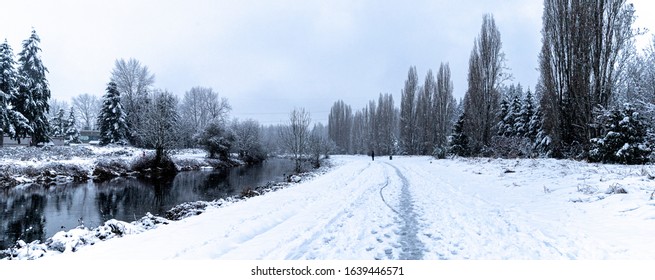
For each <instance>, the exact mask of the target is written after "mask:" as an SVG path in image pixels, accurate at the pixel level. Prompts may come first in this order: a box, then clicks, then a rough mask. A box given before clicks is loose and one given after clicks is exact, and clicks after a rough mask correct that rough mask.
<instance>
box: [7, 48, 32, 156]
mask: <svg viewBox="0 0 655 280" xmlns="http://www.w3.org/2000/svg"><path fill="white" fill-rule="evenodd" d="M15 64H16V62H15V61H14V53H13V50H12V49H11V46H9V43H7V40H6V39H5V41H4V43H2V44H0V147H1V146H2V145H3V139H4V137H2V135H3V134H7V135H8V136H9V137H10V138H12V139H16V140H18V141H19V142H20V137H17V131H27V133H28V134H31V132H32V128H31V127H30V126H29V124H28V120H27V119H26V118H25V117H24V116H23V114H21V113H20V112H18V111H16V110H14V106H13V104H12V103H11V102H12V100H15V98H16V94H17V93H16V91H17V84H16V83H17V77H18V74H17V73H16V70H15V68H14V66H15Z"/></svg>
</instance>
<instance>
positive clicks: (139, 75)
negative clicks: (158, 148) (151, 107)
mask: <svg viewBox="0 0 655 280" xmlns="http://www.w3.org/2000/svg"><path fill="white" fill-rule="evenodd" d="M111 81H112V82H114V83H115V84H116V87H117V89H118V92H120V94H121V98H122V103H123V108H124V110H125V114H126V116H127V119H126V121H127V125H128V128H129V129H130V132H128V138H129V140H130V142H131V143H132V144H134V145H142V144H143V143H141V141H140V139H139V138H138V136H137V135H136V134H135V133H134V132H135V131H137V130H139V129H140V127H141V125H143V123H142V118H141V112H143V109H144V106H146V104H147V100H148V93H149V91H150V89H151V87H152V85H153V84H154V83H155V75H153V74H152V73H150V70H148V67H147V66H145V65H141V62H139V61H138V60H136V59H134V58H130V59H129V60H128V61H125V60H124V59H122V58H121V59H118V60H116V62H115V64H114V69H113V70H112V72H111Z"/></svg>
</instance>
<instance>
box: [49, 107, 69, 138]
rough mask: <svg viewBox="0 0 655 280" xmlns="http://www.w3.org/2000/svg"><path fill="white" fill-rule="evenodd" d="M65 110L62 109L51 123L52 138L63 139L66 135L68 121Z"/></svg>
mask: <svg viewBox="0 0 655 280" xmlns="http://www.w3.org/2000/svg"><path fill="white" fill-rule="evenodd" d="M64 115H65V112H64V109H63V108H60V109H59V112H57V115H55V117H54V118H53V119H52V120H51V121H50V126H51V127H50V132H51V135H52V137H62V136H64V134H65V133H66V120H64Z"/></svg>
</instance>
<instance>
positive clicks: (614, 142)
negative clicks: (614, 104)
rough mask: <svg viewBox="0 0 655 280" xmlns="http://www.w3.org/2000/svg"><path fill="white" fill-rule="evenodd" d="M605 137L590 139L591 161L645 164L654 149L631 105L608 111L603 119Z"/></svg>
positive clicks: (637, 114)
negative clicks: (648, 141) (647, 139)
mask: <svg viewBox="0 0 655 280" xmlns="http://www.w3.org/2000/svg"><path fill="white" fill-rule="evenodd" d="M600 119H601V125H602V131H603V134H601V135H604V137H602V138H593V139H591V144H592V149H591V150H590V151H589V158H590V160H591V161H596V162H604V163H623V164H644V163H646V162H648V155H649V154H650V152H651V149H650V147H649V145H648V143H647V141H646V126H645V125H644V123H643V121H642V120H641V116H640V115H639V113H638V112H636V111H635V109H634V108H633V107H632V105H630V104H624V108H623V109H621V110H619V109H613V110H610V111H608V112H605V114H603V115H602V116H601V117H600Z"/></svg>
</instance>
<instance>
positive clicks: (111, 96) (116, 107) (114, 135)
mask: <svg viewBox="0 0 655 280" xmlns="http://www.w3.org/2000/svg"><path fill="white" fill-rule="evenodd" d="M98 127H99V128H100V143H101V144H103V145H106V144H111V143H120V144H122V143H125V141H126V134H127V124H126V122H125V112H123V106H122V104H121V95H120V93H119V92H118V89H117V88H116V84H115V83H114V82H109V84H108V85H107V93H106V94H105V95H104V96H103V102H102V108H101V110H100V114H99V115H98Z"/></svg>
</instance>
